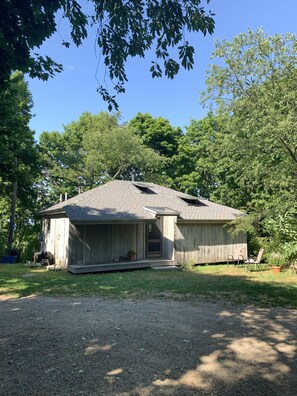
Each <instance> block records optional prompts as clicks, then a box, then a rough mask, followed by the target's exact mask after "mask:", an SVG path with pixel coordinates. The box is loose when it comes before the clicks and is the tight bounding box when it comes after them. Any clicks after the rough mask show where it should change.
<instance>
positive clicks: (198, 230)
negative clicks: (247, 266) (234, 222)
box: [175, 224, 247, 264]
mask: <svg viewBox="0 0 297 396" xmlns="http://www.w3.org/2000/svg"><path fill="white" fill-rule="evenodd" d="M230 255H233V257H236V258H237V257H238V256H239V255H243V257H244V258H245V259H246V258H247V243H246V234H244V233H241V234H239V235H237V236H236V237H232V236H231V234H230V233H229V232H228V231H227V229H226V228H225V227H224V225H223V224H175V263H176V264H185V263H187V262H189V261H193V262H194V263H195V264H203V263H219V262H226V261H227V260H228V257H229V256H230Z"/></svg>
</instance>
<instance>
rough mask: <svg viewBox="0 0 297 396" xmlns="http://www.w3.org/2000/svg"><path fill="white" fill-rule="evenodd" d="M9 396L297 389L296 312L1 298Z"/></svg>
mask: <svg viewBox="0 0 297 396" xmlns="http://www.w3.org/2000/svg"><path fill="white" fill-rule="evenodd" d="M0 315H1V327H0V329H1V342H0V347H1V356H2V362H1V373H0V386H1V392H3V394H5V395H15V394H19V395H23V394H30V395H40V394H42V395H44V396H46V395H63V396H64V395H118V396H127V395H131V396H132V395H139V396H140V395H141V396H153V395H157V396H162V395H209V394H213V395H250V394H252V395H258V394H259V395H260V394H261V395H280V394H285V395H295V394H296V383H297V374H296V373H297V363H296V362H297V359H296V351H297V349H296V348H297V342H296V319H297V311H295V310H288V309H282V308H256V307H254V306H248V305H233V304H229V303H222V302H216V303H214V302H213V303H211V302H206V301H198V300H197V301H192V302H190V301H170V300H169V299H166V300H163V301H162V300H155V299H144V300H141V301H135V300H133V301H132V300H129V299H126V300H112V299H109V298H101V299H100V298H86V297H80V298H78V297H77V298H73V297H59V298H47V297H31V298H21V299H16V300H13V299H12V300H7V301H2V302H1V303H0Z"/></svg>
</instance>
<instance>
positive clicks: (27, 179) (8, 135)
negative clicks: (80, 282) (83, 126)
mask: <svg viewBox="0 0 297 396" xmlns="http://www.w3.org/2000/svg"><path fill="white" fill-rule="evenodd" d="M32 105H33V103H32V98H31V94H30V92H29V90H28V86H27V84H26V83H25V81H24V76H23V74H22V73H20V72H18V73H15V74H13V75H12V76H11V78H10V80H9V82H7V84H6V86H5V89H2V90H1V91H0V150H1V153H2V155H1V156H0V192H1V198H0V212H1V220H2V221H1V224H0V242H1V250H2V251H4V250H5V248H8V249H10V248H11V246H12V243H13V242H14V243H17V244H18V246H19V247H20V248H23V247H24V245H25V244H28V243H27V242H28V241H26V238H25V237H24V235H25V234H26V230H28V229H29V228H32V227H34V226H35V225H36V222H35V220H34V212H35V210H36V211H37V207H36V191H35V190H34V183H35V181H36V178H37V174H38V153H37V147H36V144H35V141H34V132H33V131H31V130H30V128H29V126H28V123H29V120H30V118H31V116H32V115H31V109H32ZM24 213H26V216H24ZM35 231H36V230H35ZM20 241H22V243H19V242H20Z"/></svg>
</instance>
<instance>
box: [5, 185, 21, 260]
mask: <svg viewBox="0 0 297 396" xmlns="http://www.w3.org/2000/svg"><path fill="white" fill-rule="evenodd" d="M17 191H18V182H17V181H15V182H13V184H12V199H11V205H10V219H9V228H8V238H7V247H8V252H10V250H11V249H12V243H13V234H14V225H15V209H16V200H17Z"/></svg>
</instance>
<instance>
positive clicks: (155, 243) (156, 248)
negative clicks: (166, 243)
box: [146, 223, 162, 258]
mask: <svg viewBox="0 0 297 396" xmlns="http://www.w3.org/2000/svg"><path fill="white" fill-rule="evenodd" d="M146 230H147V257H148V258H152V257H161V256H162V254H161V253H162V250H161V249H162V244H161V241H162V239H161V236H162V235H161V231H160V229H159V227H158V226H157V224H156V223H150V224H147V228H146Z"/></svg>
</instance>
